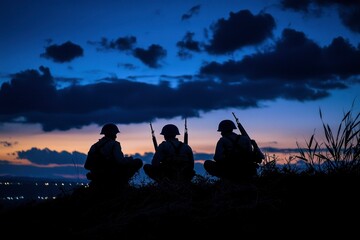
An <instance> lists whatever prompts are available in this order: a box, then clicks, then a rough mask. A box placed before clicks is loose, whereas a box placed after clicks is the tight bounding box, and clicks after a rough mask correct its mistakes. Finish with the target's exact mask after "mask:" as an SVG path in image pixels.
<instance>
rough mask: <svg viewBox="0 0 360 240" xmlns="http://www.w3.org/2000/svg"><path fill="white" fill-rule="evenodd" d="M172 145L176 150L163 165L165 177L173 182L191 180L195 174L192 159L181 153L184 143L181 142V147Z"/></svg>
mask: <svg viewBox="0 0 360 240" xmlns="http://www.w3.org/2000/svg"><path fill="white" fill-rule="evenodd" d="M170 143H171V145H172V146H173V148H174V149H175V153H174V154H171V155H170V156H168V157H167V158H166V159H165V160H164V161H163V163H162V167H163V170H164V171H165V172H166V173H165V176H167V177H168V178H169V179H173V180H186V181H187V180H191V179H192V177H193V176H194V174H195V172H194V170H193V163H192V161H191V159H190V158H189V157H188V156H187V155H186V154H184V153H180V150H181V148H182V147H183V146H184V143H182V142H180V144H179V146H175V144H174V143H173V142H171V141H170Z"/></svg>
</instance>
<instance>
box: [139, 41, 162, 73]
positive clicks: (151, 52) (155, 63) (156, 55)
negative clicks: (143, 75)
mask: <svg viewBox="0 0 360 240" xmlns="http://www.w3.org/2000/svg"><path fill="white" fill-rule="evenodd" d="M133 55H134V56H135V57H136V58H138V59H140V61H141V62H143V63H144V64H145V65H147V66H149V67H151V68H159V67H161V65H160V64H159V61H160V60H161V59H163V58H164V57H166V55H167V51H166V50H165V49H164V48H163V47H161V46H160V45H157V44H152V45H151V46H150V47H149V48H148V49H143V48H135V49H134V51H133Z"/></svg>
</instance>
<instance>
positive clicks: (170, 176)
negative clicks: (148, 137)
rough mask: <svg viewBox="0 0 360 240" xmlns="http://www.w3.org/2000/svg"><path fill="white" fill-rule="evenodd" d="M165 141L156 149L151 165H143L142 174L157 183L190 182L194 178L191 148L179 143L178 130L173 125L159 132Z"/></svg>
mask: <svg viewBox="0 0 360 240" xmlns="http://www.w3.org/2000/svg"><path fill="white" fill-rule="evenodd" d="M160 134H161V135H164V139H165V141H163V142H161V143H160V145H159V146H158V147H157V148H156V151H155V154H154V157H153V159H152V161H151V164H145V165H144V172H145V173H146V174H147V175H148V176H149V177H150V178H151V179H153V180H155V181H157V182H163V181H170V182H191V180H192V178H193V177H194V176H195V171H194V155H193V151H192V149H191V147H190V146H189V145H188V144H186V143H183V142H181V141H179V139H178V138H176V135H180V132H179V129H178V128H177V126H175V125H173V124H167V125H165V126H164V127H163V128H162V130H161V133H160Z"/></svg>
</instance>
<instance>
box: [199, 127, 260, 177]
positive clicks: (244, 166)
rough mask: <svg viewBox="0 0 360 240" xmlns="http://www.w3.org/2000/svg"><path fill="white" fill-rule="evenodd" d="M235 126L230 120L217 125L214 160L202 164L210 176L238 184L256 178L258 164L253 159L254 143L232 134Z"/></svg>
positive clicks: (246, 138) (246, 137)
mask: <svg viewBox="0 0 360 240" xmlns="http://www.w3.org/2000/svg"><path fill="white" fill-rule="evenodd" d="M234 129H236V126H235V124H234V122H233V121H231V120H223V121H221V122H220V123H219V126H218V130H217V131H219V132H221V138H220V139H219V140H218V142H217V144H216V148H215V154H214V160H206V161H205V162H204V168H205V170H206V171H207V172H208V173H209V174H210V175H212V176H216V177H219V178H221V179H228V180H231V181H235V182H239V181H244V180H251V179H252V178H253V177H255V176H257V168H258V162H255V161H260V162H261V159H255V158H254V156H255V155H254V154H255V153H254V150H253V149H254V148H255V147H257V145H256V142H255V141H253V140H251V139H250V138H249V136H246V135H240V134H237V133H234V132H233V130H234Z"/></svg>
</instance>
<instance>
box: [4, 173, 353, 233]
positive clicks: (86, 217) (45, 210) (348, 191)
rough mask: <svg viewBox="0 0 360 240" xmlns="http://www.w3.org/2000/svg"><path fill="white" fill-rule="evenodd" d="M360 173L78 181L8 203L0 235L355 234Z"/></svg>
mask: <svg viewBox="0 0 360 240" xmlns="http://www.w3.org/2000/svg"><path fill="white" fill-rule="evenodd" d="M359 180H360V178H359V177H358V176H356V177H350V176H341V177H339V176H316V177H315V176H277V177H261V178H258V179H255V180H254V181H253V182H251V183H238V184H232V183H229V182H223V181H212V182H211V181H208V180H206V179H203V178H197V179H196V180H195V181H194V182H193V183H191V184H189V185H176V184H170V183H167V184H166V183H164V184H161V185H157V184H147V185H144V186H140V187H138V186H137V187H135V186H130V187H128V188H124V189H122V190H119V191H118V192H116V193H104V194H99V193H94V192H92V191H91V189H89V188H79V189H77V190H76V191H75V192H74V193H73V194H71V195H67V196H63V197H60V198H58V199H55V200H49V201H46V202H41V203H27V204H24V205H22V206H18V207H16V208H12V209H3V210H2V211H1V213H0V226H1V233H0V234H1V235H2V236H8V237H11V238H14V239H16V238H20V237H24V236H25V237H26V238H31V239H52V238H53V239H190V238H191V239H194V238H201V239H206V238H207V239H250V237H249V236H252V237H251V238H252V239H253V238H255V239H259V238H260V237H261V238H263V237H266V238H269V237H280V238H287V239H309V238H311V239H313V237H321V239H325V238H326V237H331V238H332V239H333V238H334V237H339V238H340V237H341V239H353V238H357V237H356V236H358V233H359V231H360V196H359V192H360V181H359ZM350 236H352V237H350ZM3 239H4V238H3Z"/></svg>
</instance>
